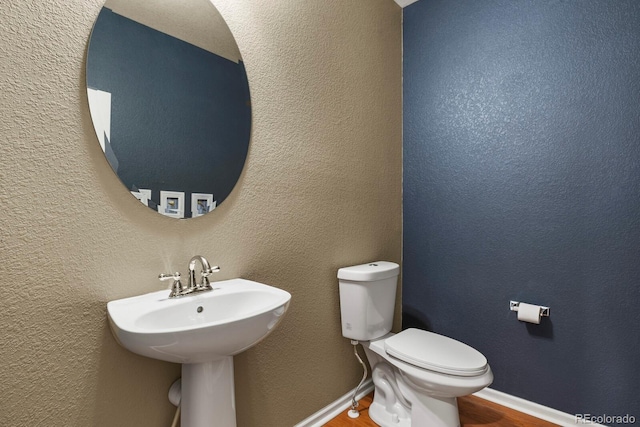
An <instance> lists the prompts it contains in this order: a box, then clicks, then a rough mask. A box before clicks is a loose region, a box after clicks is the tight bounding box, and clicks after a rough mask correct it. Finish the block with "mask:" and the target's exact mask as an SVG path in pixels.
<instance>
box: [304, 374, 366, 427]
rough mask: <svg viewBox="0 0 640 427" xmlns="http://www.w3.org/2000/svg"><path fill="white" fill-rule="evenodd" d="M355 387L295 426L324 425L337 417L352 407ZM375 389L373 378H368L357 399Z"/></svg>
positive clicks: (311, 426) (314, 426) (317, 426)
mask: <svg viewBox="0 0 640 427" xmlns="http://www.w3.org/2000/svg"><path fill="white" fill-rule="evenodd" d="M354 390H355V388H354V389H353V390H351V391H350V392H348V393H347V394H345V395H344V396H342V397H341V398H339V399H338V400H336V401H335V402H333V403H330V404H329V405H327V406H325V407H324V408H322V409H320V410H319V411H318V412H316V413H315V414H313V415H311V416H309V417H307V418H305V419H304V420H302V421H300V422H299V423H298V424H296V425H295V426H293V427H322V426H323V425H325V424H326V423H328V422H329V421H331V420H332V419H334V418H335V417H337V416H338V415H339V414H340V413H341V412H342V411H345V410H346V409H347V408H350V407H351V396H353V392H354ZM372 391H373V381H371V378H369V379H367V380H366V381H365V382H364V383H363V384H362V387H361V388H360V391H359V392H358V394H357V395H356V400H360V399H362V398H363V397H364V396H366V395H367V394H369V393H371V392H372Z"/></svg>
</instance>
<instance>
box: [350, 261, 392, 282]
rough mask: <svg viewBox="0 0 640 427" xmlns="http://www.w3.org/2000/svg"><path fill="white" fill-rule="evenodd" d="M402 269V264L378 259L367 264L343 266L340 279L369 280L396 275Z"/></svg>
mask: <svg viewBox="0 0 640 427" xmlns="http://www.w3.org/2000/svg"><path fill="white" fill-rule="evenodd" d="M399 271H400V266H399V265H398V264H396V263H394V262H389V261H376V262H368V263H366V264H360V265H354V266H352V267H343V268H341V269H339V270H338V279H344V280H351V281H354V282H369V281H374V280H382V279H388V278H389V277H395V276H397V275H398V273H399Z"/></svg>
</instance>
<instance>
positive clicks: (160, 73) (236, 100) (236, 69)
mask: <svg viewBox="0 0 640 427" xmlns="http://www.w3.org/2000/svg"><path fill="white" fill-rule="evenodd" d="M87 93H88V97H89V108H90V110H91V117H92V120H93V124H94V128H95V130H96V134H97V137H98V141H99V143H100V146H101V148H102V150H103V152H104V154H105V156H106V158H107V161H108V162H109V164H110V165H111V167H112V168H113V170H114V172H115V173H116V174H117V175H118V177H119V178H120V180H121V181H122V183H123V184H124V185H125V186H126V187H127V188H128V189H129V191H131V193H132V194H133V195H134V196H135V197H136V198H138V200H140V201H141V202H142V203H144V204H145V205H147V206H148V207H149V208H151V209H153V210H155V211H157V212H159V213H162V214H163V215H167V216H170V217H174V218H191V217H196V216H200V215H203V214H205V213H208V212H211V211H212V210H214V209H215V207H216V206H217V205H219V204H220V203H222V202H223V201H224V199H225V198H226V197H227V196H228V195H229V193H230V192H231V190H232V189H233V187H234V185H235V184H236V182H237V180H238V178H239V176H240V173H241V172H242V168H243V166H244V162H245V159H246V155H247V151H248V148H249V138H250V133H251V103H250V95H249V84H248V81H247V75H246V72H245V68H244V63H243V62H242V58H241V56H240V52H239V51H238V47H237V44H236V42H235V40H234V38H233V35H232V34H231V32H230V30H229V28H228V27H227V25H226V23H225V22H224V19H223V18H222V16H221V15H220V14H219V12H218V11H217V10H216V8H215V7H214V6H213V4H211V2H210V1H209V0H179V1H178V0H107V2H106V3H105V6H104V7H103V8H102V10H101V11H100V14H99V16H98V18H97V20H96V23H95V25H94V28H93V32H92V34H91V40H90V42H89V50H88V54H87Z"/></svg>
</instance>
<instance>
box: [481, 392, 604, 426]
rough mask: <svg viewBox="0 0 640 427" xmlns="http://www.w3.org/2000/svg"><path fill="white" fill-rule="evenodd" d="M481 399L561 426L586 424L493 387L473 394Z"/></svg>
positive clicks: (564, 413) (573, 416)
mask: <svg viewBox="0 0 640 427" xmlns="http://www.w3.org/2000/svg"><path fill="white" fill-rule="evenodd" d="M473 395H474V396H478V397H479V398H481V399H485V400H488V401H489V402H493V403H497V404H498V405H502V406H506V407H507V408H511V409H513V410H516V411H518V412H523V413H525V414H528V415H531V416H532V417H536V418H540V419H541V420H545V421H548V422H550V423H554V424H558V425H560V426H573V425H579V424H586V423H583V422H580V421H579V420H576V416H575V415H571V414H567V413H566V412H561V411H558V410H557V409H553V408H549V407H548V406H544V405H540V404H538V403H535V402H531V401H529V400H525V399H522V398H520V397H516V396H513V395H510V394H507V393H503V392H501V391H498V390H493V389H491V388H485V389H484V390H480V391H479V392H477V393H474V394H473ZM589 425H590V426H597V427H606V426H603V425H602V424H596V423H589Z"/></svg>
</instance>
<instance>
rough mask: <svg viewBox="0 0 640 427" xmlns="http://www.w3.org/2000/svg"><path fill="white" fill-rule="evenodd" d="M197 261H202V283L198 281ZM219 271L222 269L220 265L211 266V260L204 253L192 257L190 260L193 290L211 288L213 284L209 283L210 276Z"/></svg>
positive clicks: (190, 280) (190, 276)
mask: <svg viewBox="0 0 640 427" xmlns="http://www.w3.org/2000/svg"><path fill="white" fill-rule="evenodd" d="M196 263H200V266H201V271H200V275H201V276H202V280H201V281H200V283H196ZM217 271H220V267H218V266H214V267H211V265H210V264H209V261H207V259H206V258H205V257H203V256H202V255H196V256H194V257H193V258H191V261H189V287H188V289H191V290H196V289H197V290H206V289H211V285H210V284H209V279H208V277H209V276H210V275H211V274H212V273H215V272H217Z"/></svg>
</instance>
